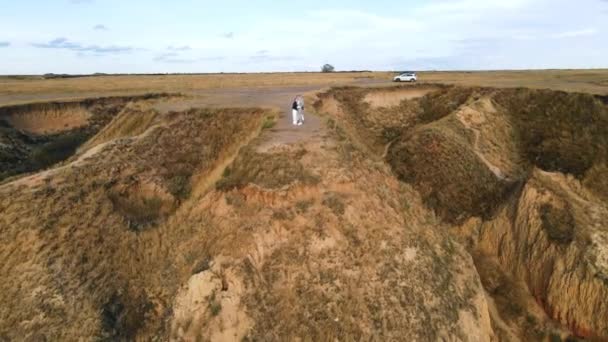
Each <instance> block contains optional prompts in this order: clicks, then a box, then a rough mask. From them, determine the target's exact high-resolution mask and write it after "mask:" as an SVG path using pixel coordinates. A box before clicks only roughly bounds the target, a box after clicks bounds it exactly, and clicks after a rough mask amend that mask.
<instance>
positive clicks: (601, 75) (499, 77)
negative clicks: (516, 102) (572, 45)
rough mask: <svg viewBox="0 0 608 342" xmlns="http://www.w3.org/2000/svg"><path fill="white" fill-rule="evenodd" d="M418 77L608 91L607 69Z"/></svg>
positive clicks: (422, 78) (434, 80)
mask: <svg viewBox="0 0 608 342" xmlns="http://www.w3.org/2000/svg"><path fill="white" fill-rule="evenodd" d="M419 80H420V81H423V82H431V83H446V84H457V85H464V86H485V87H497V88H511V87H526V88H534V89H553V90H563V91H568V92H581V93H591V94H598V95H608V69H581V70H522V71H473V72H462V71H453V72H452V71H445V72H444V71H437V72H421V73H420V74H419Z"/></svg>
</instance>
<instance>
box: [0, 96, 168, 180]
mask: <svg viewBox="0 0 608 342" xmlns="http://www.w3.org/2000/svg"><path fill="white" fill-rule="evenodd" d="M169 96H171V95H168V94H149V95H144V96H127V97H107V98H91V99H84V100H80V101H71V102H47V103H32V104H24V105H13V106H4V107H0V181H2V180H4V179H5V178H7V177H10V176H13V175H18V174H21V173H27V172H32V171H37V170H40V169H44V168H46V167H49V166H51V165H53V164H55V163H58V162H61V161H63V160H65V159H67V158H69V157H70V156H72V155H73V154H74V153H75V152H76V150H77V149H78V147H79V146H80V145H81V144H82V143H84V142H85V141H87V140H88V139H89V138H90V137H92V136H93V135H95V134H96V133H97V132H98V131H99V130H100V129H102V128H103V127H104V126H105V125H106V124H107V123H108V122H110V120H112V118H113V117H115V116H116V115H117V114H118V113H119V112H120V111H121V110H122V109H123V108H125V106H127V105H128V104H130V103H135V102H146V101H148V100H154V99H159V98H167V97H169Z"/></svg>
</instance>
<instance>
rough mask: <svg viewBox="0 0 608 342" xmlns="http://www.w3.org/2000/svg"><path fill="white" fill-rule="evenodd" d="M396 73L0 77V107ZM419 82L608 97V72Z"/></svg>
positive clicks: (445, 76) (441, 75)
mask: <svg viewBox="0 0 608 342" xmlns="http://www.w3.org/2000/svg"><path fill="white" fill-rule="evenodd" d="M394 75H395V73H393V72H344V73H342V72H340V73H327V74H323V73H314V72H308V73H259V74H200V75H194V74H193V75H133V76H130V75H119V76H91V77H78V78H57V79H44V78H43V77H41V76H26V77H13V76H0V105H8V104H17V103H27V102H33V101H48V100H59V99H73V98H82V97H96V96H100V95H103V96H110V95H135V94H143V93H152V92H156V93H157V92H170V93H175V92H182V93H192V92H201V91H207V90H212V89H216V90H217V89H235V88H248V89H253V88H260V89H262V88H287V87H292V86H319V88H323V87H328V86H337V85H348V84H355V85H377V86H382V85H388V84H390V83H391V79H392V77H393V76H394ZM418 76H419V83H445V84H457V85H464V86H488V87H501V88H502V87H528V88H549V89H554V90H563V91H569V92H583V93H592V94H599V95H608V69H589V70H524V71H472V72H465V71H429V72H420V73H418Z"/></svg>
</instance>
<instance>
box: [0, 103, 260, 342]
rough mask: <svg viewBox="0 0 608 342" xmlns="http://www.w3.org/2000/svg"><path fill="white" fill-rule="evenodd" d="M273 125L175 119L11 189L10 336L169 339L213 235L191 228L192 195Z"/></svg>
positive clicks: (194, 113) (1, 316)
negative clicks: (182, 290)
mask: <svg viewBox="0 0 608 342" xmlns="http://www.w3.org/2000/svg"><path fill="white" fill-rule="evenodd" d="M121 115H129V116H135V115H140V116H142V117H147V116H148V115H149V114H147V113H146V112H140V113H137V112H133V111H126V112H124V113H122V114H121ZM264 118H265V114H264V112H263V111H262V110H258V109H232V110H213V111H211V110H190V111H187V112H182V113H169V114H167V115H164V116H160V117H157V119H156V121H155V122H154V124H153V125H152V126H151V127H150V128H148V129H147V130H146V131H145V132H144V133H142V134H140V135H135V136H133V135H128V136H121V137H120V139H116V140H111V141H109V142H106V143H105V144H101V145H98V146H97V147H96V148H93V149H92V150H89V151H88V152H87V153H85V154H84V155H82V156H81V157H80V158H79V159H77V160H75V161H73V162H71V163H70V164H67V165H64V166H62V167H59V168H56V169H51V170H49V171H46V172H43V173H39V174H35V175H32V176H28V177H24V178H20V179H18V180H16V181H14V182H9V183H7V184H4V185H2V186H1V187H0V194H1V195H0V212H2V215H0V234H1V236H2V239H0V244H1V246H0V257H1V258H2V260H3V263H2V265H1V266H0V273H1V274H2V279H4V281H3V282H2V283H1V284H0V287H1V288H0V302H1V303H2V304H3V305H2V307H1V308H0V335H1V336H3V338H7V339H9V340H23V339H41V338H44V339H47V340H78V339H83V338H84V339H108V340H131V339H134V338H136V337H142V338H143V337H145V336H148V337H149V336H155V335H159V336H162V332H163V331H164V324H165V319H166V317H167V316H168V315H169V314H170V308H171V305H170V304H171V301H172V298H173V296H174V294H175V292H176V291H177V289H178V287H179V285H180V284H181V282H182V281H184V280H185V279H187V277H188V276H189V275H190V272H191V269H192V267H193V263H194V262H196V261H197V260H196V257H197V255H198V254H197V253H199V252H201V248H200V246H201V245H200V244H198V245H197V244H196V241H197V238H196V237H197V236H199V239H200V236H201V235H200V233H201V232H202V231H205V229H207V228H208V227H207V226H206V225H204V224H201V219H202V218H201V217H197V218H190V217H189V216H188V215H189V208H190V204H189V203H190V202H189V201H190V200H191V197H192V196H194V195H191V194H196V189H197V186H198V185H199V184H203V183H205V182H206V179H207V177H208V176H209V175H210V174H212V173H213V172H214V169H215V168H216V167H218V165H220V164H221V162H222V160H224V159H226V158H230V157H231V156H232V155H234V154H235V153H236V152H237V150H238V148H239V147H240V145H241V144H243V143H246V142H247V141H248V140H249V139H251V138H253V137H255V136H256V135H257V134H258V132H259V130H260V127H261V125H262V122H263V119H264ZM119 120H120V119H119ZM203 236H204V235H203Z"/></svg>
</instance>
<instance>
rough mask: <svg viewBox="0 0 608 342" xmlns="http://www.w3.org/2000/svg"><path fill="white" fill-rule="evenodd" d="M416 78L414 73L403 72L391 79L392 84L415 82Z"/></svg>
mask: <svg viewBox="0 0 608 342" xmlns="http://www.w3.org/2000/svg"><path fill="white" fill-rule="evenodd" d="M417 80H418V77H417V76H416V73H415V72H404V73H402V74H401V75H399V76H395V77H394V78H393V82H416V81H417Z"/></svg>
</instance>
